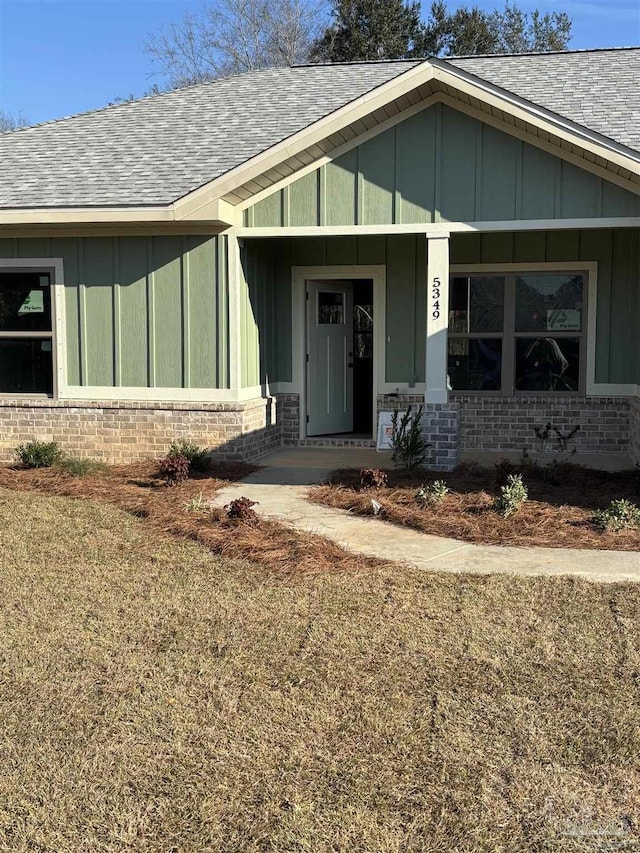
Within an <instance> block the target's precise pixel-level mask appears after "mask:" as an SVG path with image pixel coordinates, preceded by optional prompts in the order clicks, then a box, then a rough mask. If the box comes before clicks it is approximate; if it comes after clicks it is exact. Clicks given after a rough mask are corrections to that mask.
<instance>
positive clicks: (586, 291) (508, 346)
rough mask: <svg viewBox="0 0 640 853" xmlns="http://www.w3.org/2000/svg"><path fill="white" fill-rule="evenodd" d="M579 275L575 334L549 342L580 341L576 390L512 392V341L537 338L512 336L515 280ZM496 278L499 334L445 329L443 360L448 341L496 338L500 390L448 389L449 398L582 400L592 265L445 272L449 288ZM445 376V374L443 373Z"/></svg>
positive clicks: (588, 365) (587, 371)
mask: <svg viewBox="0 0 640 853" xmlns="http://www.w3.org/2000/svg"><path fill="white" fill-rule="evenodd" d="M572 274H574V275H581V276H582V278H583V282H584V285H583V297H582V316H581V320H582V322H581V328H580V331H579V332H576V331H567V332H554V333H553V335H550V337H553V338H576V337H577V338H579V339H580V349H579V358H580V369H579V376H578V388H577V389H576V390H575V391H542V390H541V391H521V390H518V389H516V387H515V383H516V339H518V338H532V337H539V335H536V333H535V332H516V329H515V313H516V312H515V308H516V288H515V280H516V278H518V277H519V276H522V275H572ZM491 276H500V277H503V278H504V279H505V286H504V288H505V289H504V321H503V328H502V332H494V333H488V332H486V333H485V332H467V333H461V332H459V333H455V332H454V333H450V332H449V328H448V325H447V359H448V356H449V346H448V341H449V338H458V339H462V340H471V339H473V338H500V339H501V340H502V365H501V387H500V388H499V389H496V390H493V391H482V390H473V389H468V390H462V389H452V390H451V391H450V392H449V393H450V395H451V396H452V397H465V396H470V395H473V396H479V397H480V396H483V397H522V398H528V397H546V396H553V397H584V396H585V395H586V394H587V389H588V386H589V382H588V377H589V376H591V373H592V355H593V354H592V352H591V350H590V347H589V345H588V343H589V341H590V340H591V338H592V335H591V331H592V320H591V309H592V300H595V270H594V265H593V264H592V263H589V264H585V263H584V262H579V261H578V262H577V263H573V262H559V263H555V264H554V263H543V264H535V263H531V264H527V263H523V264H482V265H478V264H470V265H468V266H467V265H462V264H460V265H458V264H456V265H452V266H451V268H450V271H449V286H451V280H452V279H453V278H464V277H491ZM447 372H448V371H447Z"/></svg>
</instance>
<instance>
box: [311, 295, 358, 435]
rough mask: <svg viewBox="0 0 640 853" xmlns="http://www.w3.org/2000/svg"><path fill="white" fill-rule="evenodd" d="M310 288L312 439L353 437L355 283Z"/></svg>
mask: <svg viewBox="0 0 640 853" xmlns="http://www.w3.org/2000/svg"><path fill="white" fill-rule="evenodd" d="M306 286H307V435H310V436H311V435H332V434H337V433H343V432H353V284H352V283H351V282H350V281H307V283H306Z"/></svg>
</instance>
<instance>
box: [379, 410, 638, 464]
mask: <svg viewBox="0 0 640 853" xmlns="http://www.w3.org/2000/svg"><path fill="white" fill-rule="evenodd" d="M451 403H453V404H454V405H455V406H457V407H458V446H459V450H481V451H485V450H486V451H499V450H523V449H525V448H526V449H527V450H528V451H535V450H540V449H543V450H546V451H554V450H557V449H558V443H557V438H556V437H555V436H554V435H552V436H551V437H550V439H549V440H548V441H547V442H546V443H545V445H544V447H543V448H541V447H540V442H539V441H538V439H537V438H536V435H535V432H534V427H536V426H537V427H540V428H541V429H544V427H545V426H546V425H547V423H551V424H552V426H556V427H558V429H560V430H561V431H562V432H563V433H564V434H567V433H568V432H570V431H571V430H572V429H573V428H574V426H579V427H580V429H579V430H578V432H577V433H576V435H575V437H574V438H573V439H572V441H571V444H570V446H569V449H570V450H573V448H574V447H575V448H576V452H577V453H631V454H632V457H633V454H634V453H635V456H634V457H633V458H634V459H637V460H638V461H640V400H637V398H632V397H538V398H528V399H524V398H522V397H501V396H474V395H455V396H452V397H451ZM423 404H424V397H423V396H422V395H421V394H412V395H400V396H379V397H378V411H383V410H384V411H391V410H393V409H394V408H398V409H400V410H404V409H405V408H406V407H407V406H409V405H411V406H414V407H415V406H419V405H423Z"/></svg>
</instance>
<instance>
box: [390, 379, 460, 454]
mask: <svg viewBox="0 0 640 853" xmlns="http://www.w3.org/2000/svg"><path fill="white" fill-rule="evenodd" d="M409 406H411V407H413V409H415V410H417V409H418V407H419V406H422V408H423V410H424V413H423V415H422V432H423V435H424V437H425V438H426V440H427V441H428V442H429V444H430V445H431V447H430V448H429V455H428V457H427V464H428V466H429V468H431V469H432V470H433V471H453V469H454V468H455V467H456V465H457V464H458V459H459V450H460V448H459V427H458V420H459V411H458V404H457V403H456V402H450V403H430V404H427V405H425V402H424V395H422V394H412V395H408V394H405V395H402V396H394V395H382V394H381V395H379V396H378V407H377V408H378V414H380V412H383V411H384V412H392V411H393V410H394V409H398V410H399V411H403V412H404V411H406V409H407V408H408V407H409Z"/></svg>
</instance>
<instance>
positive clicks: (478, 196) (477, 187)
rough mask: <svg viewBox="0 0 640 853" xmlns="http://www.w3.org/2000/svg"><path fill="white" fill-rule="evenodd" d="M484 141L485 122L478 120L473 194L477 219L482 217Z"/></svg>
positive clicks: (474, 211)
mask: <svg viewBox="0 0 640 853" xmlns="http://www.w3.org/2000/svg"><path fill="white" fill-rule="evenodd" d="M483 142H484V124H483V123H482V122H481V121H479V122H476V159H475V163H474V168H475V175H474V178H475V180H474V194H473V213H474V218H475V220H476V222H477V221H479V220H480V219H482V213H481V211H482V174H483V168H482V150H483Z"/></svg>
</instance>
